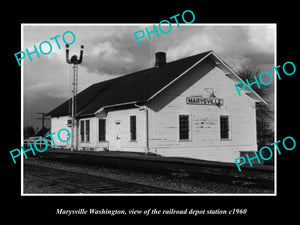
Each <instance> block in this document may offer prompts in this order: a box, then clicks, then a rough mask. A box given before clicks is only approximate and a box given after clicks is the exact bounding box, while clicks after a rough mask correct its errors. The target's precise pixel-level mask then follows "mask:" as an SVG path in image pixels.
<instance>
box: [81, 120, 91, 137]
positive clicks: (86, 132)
mask: <svg viewBox="0 0 300 225" xmlns="http://www.w3.org/2000/svg"><path fill="white" fill-rule="evenodd" d="M80 141H81V142H89V141H90V120H81V121H80Z"/></svg>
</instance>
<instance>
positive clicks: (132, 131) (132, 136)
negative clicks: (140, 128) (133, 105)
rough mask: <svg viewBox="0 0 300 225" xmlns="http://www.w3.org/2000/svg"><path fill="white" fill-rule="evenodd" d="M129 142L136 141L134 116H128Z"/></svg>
mask: <svg viewBox="0 0 300 225" xmlns="http://www.w3.org/2000/svg"><path fill="white" fill-rule="evenodd" d="M130 140H131V141H136V116H130Z"/></svg>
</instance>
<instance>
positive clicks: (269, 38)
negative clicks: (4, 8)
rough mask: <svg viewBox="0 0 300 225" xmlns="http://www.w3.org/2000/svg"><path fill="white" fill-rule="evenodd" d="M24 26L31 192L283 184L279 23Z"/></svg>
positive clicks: (221, 190)
mask: <svg viewBox="0 0 300 225" xmlns="http://www.w3.org/2000/svg"><path fill="white" fill-rule="evenodd" d="M168 30H169V33H165V32H166V31H168ZM22 32H23V33H22V37H23V39H22V40H23V42H22V45H23V49H25V48H26V53H27V57H25V58H24V59H22V60H21V59H20V62H21V63H22V66H23V71H22V72H23V90H24V92H23V94H24V96H23V99H24V102H23V106H24V109H23V110H24V117H23V125H24V127H23V129H24V149H25V150H26V149H33V151H35V152H36V155H33V154H32V151H31V150H29V151H27V152H26V156H27V155H28V158H27V159H26V158H24V159H23V166H24V168H23V173H24V176H23V187H22V188H23V189H22V191H23V194H24V195H26V194H30V195H32V194H80V195H82V194H104V195H105V194H110V195H113V194H138V195H143V194H150V195H153V194H154V195H155V194H159V195H163V194H167V195H169V194H170V195H176V194H180V195H185V194H196V195H197V194H198V195H215V194H216V195H222V194H225V195H227V194H232V195H234V194H238V195H239V194H264V195H272V194H276V179H274V177H275V176H274V173H275V172H276V170H275V169H274V157H273V155H275V154H274V150H273V149H272V152H270V151H266V150H265V151H262V152H261V154H262V156H263V158H262V159H261V158H255V153H254V152H257V155H258V150H259V149H260V148H261V147H263V146H268V145H270V144H271V143H273V142H274V134H275V133H274V132H275V130H276V129H275V123H274V113H275V105H274V98H275V94H276V92H275V88H274V82H272V81H273V73H274V72H275V71H271V70H270V69H271V68H274V67H275V66H276V62H275V53H276V48H275V43H276V24H242V25H241V24H181V25H180V26H177V24H176V23H166V24H159V26H157V25H151V24H74V25H68V24H62V25H57V24H23V25H22ZM138 33H140V34H141V36H138V35H134V34H138ZM143 34H144V37H142V36H143ZM150 38H151V39H150ZM41 40H42V42H41ZM50 40H51V41H50ZM32 46H33V47H32ZM34 46H36V49H38V50H36V49H35V47H34ZM44 53H46V54H44ZM21 55H22V54H21ZM24 55H26V54H24ZM20 57H21V56H20ZM264 71H269V73H266V74H265V75H264V74H263V75H264V76H260V74H261V73H262V72H264ZM269 74H270V75H271V74H272V75H271V76H268V75H269ZM255 77H257V78H255ZM255 79H257V80H258V81H257V82H256V83H255ZM246 81H247V82H248V83H247V84H248V86H247V88H245V86H246ZM239 82H240V83H241V84H244V87H240V86H237V85H235V84H236V83H239ZM243 82H244V83H243ZM259 82H262V83H259ZM270 149H271V148H270ZM266 154H267V156H266ZM253 157H254V158H253ZM247 159H248V161H249V162H247V163H246V161H247ZM264 159H268V160H264ZM243 164H245V165H243ZM237 166H238V167H237Z"/></svg>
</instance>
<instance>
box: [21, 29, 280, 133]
mask: <svg viewBox="0 0 300 225" xmlns="http://www.w3.org/2000/svg"><path fill="white" fill-rule="evenodd" d="M22 26H23V32H22V37H21V39H22V49H21V50H20V51H24V52H25V51H26V49H28V51H29V52H33V51H34V45H35V46H36V47H37V48H39V45H40V43H41V42H43V41H49V42H50V43H51V46H52V51H51V52H50V53H49V54H47V55H43V54H41V52H39V54H40V57H39V58H38V56H37V54H32V55H31V58H32V61H30V60H29V58H28V56H27V55H26V57H25V58H24V59H23V60H22V71H23V103H24V120H23V121H24V126H27V125H29V126H33V127H34V128H37V127H39V128H41V120H37V119H36V118H38V117H40V115H38V114H36V113H38V112H49V111H51V110H52V109H54V108H55V107H57V106H58V105H60V104H61V103H63V102H64V101H66V100H67V99H68V98H70V97H71V94H72V93H71V91H72V87H71V67H70V65H69V64H67V63H66V53H65V43H64V41H63V39H62V36H63V34H64V33H65V32H66V31H71V32H73V33H74V35H75V38H76V39H75V42H74V43H73V44H71V45H70V56H73V55H77V56H79V53H80V46H81V45H84V53H83V62H82V64H80V65H79V72H78V74H79V75H78V92H80V91H82V90H84V89H85V88H87V87H88V86H90V85H92V84H94V83H96V82H100V81H104V80H107V79H112V78H115V77H117V76H121V75H126V74H129V73H132V72H135V71H139V70H142V69H146V68H149V67H153V66H154V56H155V52H158V51H163V52H166V57H167V62H171V61H174V60H177V59H180V58H184V57H188V56H191V55H195V54H199V53H201V52H204V51H208V50H213V51H214V52H215V53H216V54H217V55H218V56H220V57H221V58H222V59H223V60H224V61H225V62H226V63H227V64H228V65H229V66H231V67H232V68H233V69H234V70H235V71H240V70H241V69H242V68H248V69H250V70H253V71H257V70H259V71H260V72H263V71H270V68H273V67H274V66H275V65H274V54H275V51H274V46H275V44H276V25H274V24H252V25H250V24H246V25H243V24H227V25H226V24H222V25H221V24H218V25H217V24H180V28H178V27H177V25H176V23H175V24H172V29H171V31H170V32H169V33H161V32H160V36H159V37H158V36H157V34H156V33H152V34H151V37H152V40H150V39H149V38H148V37H147V35H145V37H144V38H142V39H140V42H141V45H138V43H137V41H136V39H135V36H134V33H135V32H137V31H139V30H144V31H145V27H147V28H148V30H149V31H151V30H153V29H154V28H153V24H127V25H122V24H97V25H96V24H78V25H74V24H70V25H68V24H62V25H59V24H23V25H22ZM156 26H158V25H157V24H156ZM162 29H163V30H168V29H169V28H168V27H163V28H162ZM57 35H60V36H59V37H57V39H56V40H57V42H58V43H59V45H60V49H59V48H58V45H57V43H56V42H55V39H52V40H50V39H51V38H53V37H55V36H57ZM64 38H65V41H66V42H72V41H73V36H72V35H71V34H70V33H66V34H65V36H64ZM41 46H42V50H43V51H44V52H48V51H49V47H48V45H47V43H44V44H42V45H41ZM16 63H17V62H16ZM272 74H273V73H272ZM269 86H270V87H268V88H270V89H272V88H273V83H272V84H271V85H269ZM272 93H273V89H272V92H271V93H270V94H269V96H267V99H266V100H267V101H269V102H270V103H271V106H272V107H273V95H272ZM45 125H46V127H50V122H49V121H46V123H45Z"/></svg>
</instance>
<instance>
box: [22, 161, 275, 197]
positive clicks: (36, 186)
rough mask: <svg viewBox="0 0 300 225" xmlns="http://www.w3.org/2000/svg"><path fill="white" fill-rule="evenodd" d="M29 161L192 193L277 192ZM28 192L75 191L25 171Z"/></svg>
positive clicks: (52, 162)
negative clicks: (39, 178)
mask: <svg viewBox="0 0 300 225" xmlns="http://www.w3.org/2000/svg"><path fill="white" fill-rule="evenodd" d="M26 163H31V164H37V165H44V166H48V167H53V168H58V169H64V170H69V171H74V172H81V173H87V174H91V175H96V176H97V175H98V176H103V177H109V178H115V179H120V180H125V181H131V182H136V183H141V184H148V185H153V186H158V187H163V188H169V189H174V190H180V191H184V192H188V193H201V194H202V193H204V194H206V193H222V194H231V193H259V194H260V193H273V191H272V190H263V189H259V188H253V187H244V186H237V185H231V184H223V183H218V182H211V181H203V180H199V179H192V178H187V177H176V176H166V175H157V174H150V173H144V172H140V171H130V170H121V169H116V168H108V167H94V166H86V165H79V164H74V163H65V162H59V161H54V160H49V159H48V160H46V159H42V158H38V157H33V158H29V159H27V160H26ZM24 193H72V190H71V189H69V188H68V187H65V186H58V185H57V184H51V182H49V181H41V180H37V179H36V178H34V177H32V176H29V175H26V174H24Z"/></svg>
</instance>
